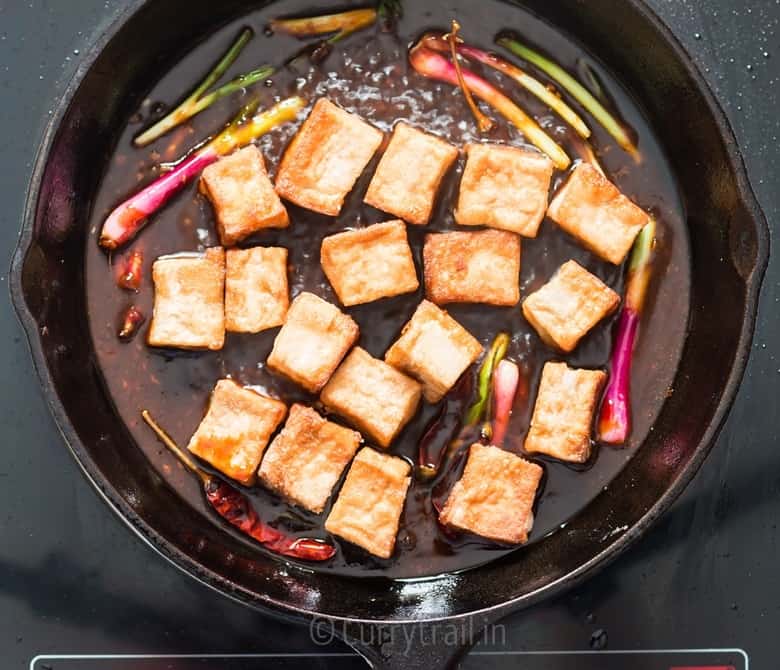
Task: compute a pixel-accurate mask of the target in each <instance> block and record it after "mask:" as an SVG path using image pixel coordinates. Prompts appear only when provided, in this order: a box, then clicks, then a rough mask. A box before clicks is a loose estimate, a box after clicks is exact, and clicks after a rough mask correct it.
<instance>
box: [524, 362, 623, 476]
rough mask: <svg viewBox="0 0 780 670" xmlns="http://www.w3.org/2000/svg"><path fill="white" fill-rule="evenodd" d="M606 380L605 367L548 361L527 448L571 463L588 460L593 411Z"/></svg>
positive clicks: (535, 407)
mask: <svg viewBox="0 0 780 670" xmlns="http://www.w3.org/2000/svg"><path fill="white" fill-rule="evenodd" d="M606 379H607V375H606V373H604V372H602V371H601V370H576V369H574V368H570V367H568V366H567V365H566V363H545V365H544V369H543V370H542V380H541V382H539V392H538V394H537V395H536V405H535V406H534V415H533V417H532V418H531V428H530V429H529V430H528V435H527V436H526V438H525V445H524V448H525V450H526V451H527V452H528V453H540V454H547V455H548V456H552V457H553V458H558V459H560V460H562V461H569V462H570V463H584V462H585V461H587V460H588V458H590V451H591V441H590V431H591V424H592V423H593V413H594V412H595V410H596V404H597V403H598V400H599V395H600V393H601V389H602V387H603V386H604V382H605V381H606Z"/></svg>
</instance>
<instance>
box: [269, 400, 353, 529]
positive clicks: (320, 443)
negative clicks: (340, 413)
mask: <svg viewBox="0 0 780 670" xmlns="http://www.w3.org/2000/svg"><path fill="white" fill-rule="evenodd" d="M361 439H362V438H361V436H360V433H358V432H356V431H354V430H350V429H349V428H344V427H343V426H339V425H338V424H337V423H333V422H332V421H327V420H326V419H323V418H322V417H321V416H320V415H319V414H318V413H317V412H315V411H314V410H313V409H311V408H310V407H305V406H304V405H297V404H296V405H293V406H292V407H291V408H290V415H289V416H288V417H287V422H286V423H285V424H284V428H282V430H281V432H280V433H279V434H278V435H277V436H276V437H275V438H274V441H273V442H271V445H270V446H269V447H268V449H267V451H266V452H265V457H264V458H263V462H262V464H261V465H260V471H259V472H258V475H259V476H260V481H261V482H262V483H263V484H264V485H265V486H267V487H268V488H269V489H271V490H272V491H275V492H276V493H278V494H279V495H281V496H283V497H284V498H287V499H288V500H291V501H292V502H293V503H295V504H296V505H300V506H301V507H303V508H305V509H308V510H311V511H312V512H315V513H316V514H319V513H320V512H322V510H323V508H324V507H325V503H326V502H327V501H328V498H329V497H330V494H331V492H332V491H333V487H334V486H336V484H337V482H338V480H339V477H341V473H342V472H343V471H344V468H346V467H347V464H348V463H349V462H350V461H351V460H352V457H353V456H354V455H355V452H356V451H357V450H358V447H359V446H360V442H361Z"/></svg>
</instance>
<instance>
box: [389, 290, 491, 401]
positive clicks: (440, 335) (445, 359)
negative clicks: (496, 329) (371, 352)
mask: <svg viewBox="0 0 780 670" xmlns="http://www.w3.org/2000/svg"><path fill="white" fill-rule="evenodd" d="M481 353H482V345H481V344H480V343H479V342H478V341H477V339H476V338H475V337H474V336H473V335H472V334H471V333H469V332H468V331H467V330H466V329H465V328H464V327H463V326H461V325H460V324H459V323H458V322H457V321H455V319H453V318H452V317H451V316H450V315H449V314H447V312H445V311H444V310H443V309H440V308H439V307H437V306H436V305H434V304H433V303H432V302H428V301H427V300H423V301H422V302H421V303H420V305H419V306H418V307H417V310H416V311H415V312H414V315H413V316H412V318H411V320H410V321H409V322H408V323H407V324H406V325H405V326H404V328H403V330H402V331H401V337H399V338H398V340H396V342H395V343H394V344H393V346H391V347H390V348H389V349H388V350H387V353H386V354H385V362H387V363H389V364H390V365H392V366H393V367H394V368H397V369H399V370H401V371H402V372H405V373H406V374H408V375H409V376H410V377H414V378H415V379H417V380H418V381H419V382H421V383H422V385H423V395H424V396H425V399H426V400H427V401H428V402H438V401H439V400H441V399H442V397H443V396H444V394H445V393H447V391H449V390H450V389H451V388H452V387H453V386H455V383H456V382H457V381H458V379H459V378H460V376H461V375H462V374H463V372H464V371H465V370H466V368H467V367H468V366H469V365H471V364H472V363H473V362H474V361H475V360H477V358H478V357H479V355H480V354H481Z"/></svg>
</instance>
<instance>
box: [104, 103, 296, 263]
mask: <svg viewBox="0 0 780 670" xmlns="http://www.w3.org/2000/svg"><path fill="white" fill-rule="evenodd" d="M305 106H306V101H305V100H304V99H303V98H300V97H297V96H293V97H291V98H287V99H286V100H282V101H281V102H279V103H277V104H276V105H274V106H273V107H271V108H270V109H268V110H266V111H264V112H261V113H259V114H256V112H257V109H258V107H259V100H253V101H252V102H250V103H249V104H247V105H245V106H244V107H243V108H242V110H241V112H240V113H239V114H238V115H237V116H236V118H235V119H233V121H232V122H231V123H230V124H229V125H228V126H227V127H226V128H225V129H224V130H223V131H222V132H221V133H219V134H218V135H217V136H216V137H214V138H213V139H211V140H210V141H208V142H206V143H205V144H203V145H202V146H201V147H200V148H199V149H197V150H196V151H194V152H192V153H190V154H189V155H188V156H187V157H186V158H185V159H184V160H182V161H180V162H178V163H176V164H175V166H174V167H173V169H171V170H170V171H169V172H166V173H165V174H163V175H161V176H160V177H158V178H157V179H155V180H154V181H153V182H152V183H151V184H149V185H148V186H146V187H144V188H143V189H142V190H141V191H139V192H138V193H136V194H135V195H133V196H131V197H130V198H128V199H127V200H125V201H124V202H123V203H122V204H120V205H119V206H118V207H117V208H116V209H114V211H112V212H111V214H110V215H109V216H108V218H107V219H106V221H105V222H104V223H103V228H102V230H101V232H100V239H99V243H100V246H102V247H104V248H105V249H109V250H114V249H118V248H119V247H121V246H122V245H124V244H126V243H127V242H129V241H130V240H132V239H133V238H134V237H135V236H136V235H137V234H138V232H139V231H140V230H141V229H142V228H143V227H144V225H146V223H147V221H148V220H149V217H150V216H152V215H153V214H155V213H156V212H157V211H158V210H160V209H162V207H163V206H164V205H165V204H166V203H167V202H168V201H169V200H170V199H171V198H172V197H173V196H174V195H175V194H176V193H178V192H179V191H180V190H181V189H182V188H184V186H186V185H187V184H188V183H189V182H190V181H192V180H193V179H195V178H196V177H197V176H198V175H199V174H200V173H201V172H202V171H203V169H204V168H206V167H207V166H208V165H211V164H212V163H214V162H216V161H217V160H219V158H220V157H222V156H226V155H227V154H229V153H231V152H233V151H234V150H235V149H238V148H241V147H243V146H246V145H248V144H250V143H251V142H252V141H253V140H255V139H257V138H258V137H260V136H262V135H265V134H266V133H267V132H269V131H271V130H273V129H274V128H276V127H277V126H279V125H281V124H282V123H286V122H288V121H294V120H295V119H296V118H297V116H298V113H299V112H300V111H301V110H302V109H303V108H304V107H305Z"/></svg>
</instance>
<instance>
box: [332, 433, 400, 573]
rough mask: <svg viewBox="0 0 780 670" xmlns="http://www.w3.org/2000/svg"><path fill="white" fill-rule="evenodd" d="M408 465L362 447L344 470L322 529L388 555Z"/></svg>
mask: <svg viewBox="0 0 780 670" xmlns="http://www.w3.org/2000/svg"><path fill="white" fill-rule="evenodd" d="M410 471H411V468H410V467H409V464H408V463H407V462H406V461H404V460H403V459H400V458H396V457H395V456H387V455H386V454H380V453H379V452H377V451H374V450H373V449H369V448H368V447H365V448H363V449H361V450H360V452H359V453H358V455H357V456H355V460H354V461H352V465H351V466H350V468H349V472H348V473H347V478H346V480H345V481H344V485H343V486H342V487H341V491H340V492H339V497H338V498H337V499H336V502H335V504H334V505H333V509H331V511H330V514H329V515H328V519H327V521H326V522H325V530H327V531H328V532H329V533H333V534H334V535H338V536H339V537H342V538H344V539H345V540H347V541H348V542H352V544H356V545H358V546H359V547H363V549H365V550H366V551H368V552H369V553H372V554H374V555H375V556H379V557H380V558H390V556H392V554H393V549H394V548H395V537H396V535H398V525H399V522H400V520H401V513H402V512H403V509H404V502H405V500H406V491H407V490H408V489H409V483H410V481H411V479H410V477H409V473H410Z"/></svg>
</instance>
